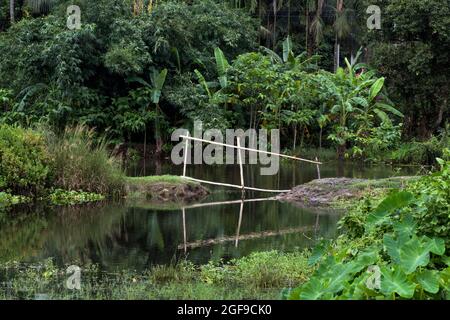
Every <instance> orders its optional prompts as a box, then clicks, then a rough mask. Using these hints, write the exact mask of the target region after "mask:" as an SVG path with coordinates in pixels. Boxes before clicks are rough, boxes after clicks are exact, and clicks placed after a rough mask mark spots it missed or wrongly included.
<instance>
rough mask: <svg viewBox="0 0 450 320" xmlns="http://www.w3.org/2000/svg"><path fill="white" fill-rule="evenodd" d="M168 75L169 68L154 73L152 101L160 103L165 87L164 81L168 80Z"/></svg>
mask: <svg viewBox="0 0 450 320" xmlns="http://www.w3.org/2000/svg"><path fill="white" fill-rule="evenodd" d="M166 77H167V69H164V70H162V71H161V72H159V73H158V72H157V71H154V72H153V74H152V83H153V90H152V102H153V103H159V100H160V98H161V94H162V89H163V87H164V83H165V82H166Z"/></svg>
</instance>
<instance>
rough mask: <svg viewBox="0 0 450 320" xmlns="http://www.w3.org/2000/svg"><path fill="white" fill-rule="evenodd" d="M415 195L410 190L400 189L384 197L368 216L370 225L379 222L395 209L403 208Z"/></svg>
mask: <svg viewBox="0 0 450 320" xmlns="http://www.w3.org/2000/svg"><path fill="white" fill-rule="evenodd" d="M413 199H414V196H413V195H412V193H410V192H406V191H398V192H395V193H394V194H391V195H390V196H388V197H387V198H386V199H384V200H383V201H382V202H381V203H380V204H379V206H378V207H377V208H376V209H375V211H374V212H373V213H371V214H370V215H369V216H368V217H367V223H368V224H369V225H374V224H378V223H379V222H381V221H382V220H384V218H385V217H387V216H388V215H389V214H390V213H392V212H393V211H395V210H398V209H401V208H403V207H405V206H407V205H408V204H410V203H411V202H412V201H413Z"/></svg>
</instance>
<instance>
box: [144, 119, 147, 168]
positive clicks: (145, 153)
mask: <svg viewBox="0 0 450 320" xmlns="http://www.w3.org/2000/svg"><path fill="white" fill-rule="evenodd" d="M144 130H145V131H144V176H145V175H146V172H145V171H146V169H147V163H146V159H147V124H146V125H145V129H144Z"/></svg>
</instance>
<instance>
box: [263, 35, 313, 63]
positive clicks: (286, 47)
mask: <svg viewBox="0 0 450 320" xmlns="http://www.w3.org/2000/svg"><path fill="white" fill-rule="evenodd" d="M262 50H264V52H265V53H266V54H268V55H269V56H270V58H271V59H272V62H273V63H275V64H280V65H282V64H284V65H286V66H288V67H289V69H291V70H293V69H296V70H303V69H311V68H314V67H315V65H314V63H316V62H317V61H318V60H319V59H320V56H318V55H313V56H311V57H308V56H307V55H308V54H307V53H306V52H303V53H301V54H299V55H297V56H296V55H295V53H294V51H293V43H292V39H291V37H290V36H287V38H286V39H285V40H284V41H283V56H282V57H281V56H280V55H278V54H277V53H276V52H275V51H273V50H271V49H269V48H266V47H262Z"/></svg>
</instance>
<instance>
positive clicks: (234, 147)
mask: <svg viewBox="0 0 450 320" xmlns="http://www.w3.org/2000/svg"><path fill="white" fill-rule="evenodd" d="M180 138H183V139H189V140H192V141H200V142H205V143H209V144H213V145H216V146H223V147H229V148H233V149H240V150H244V151H253V152H258V153H263V154H267V155H272V156H278V157H281V158H286V159H291V160H297V161H303V162H308V163H313V164H322V163H321V162H317V161H312V160H308V159H302V158H297V157H293V156H288V155H285V154H281V153H276V152H270V151H264V150H258V149H252V148H246V147H237V146H235V145H231V144H226V143H222V142H216V141H211V140H205V139H200V138H194V137H190V136H180Z"/></svg>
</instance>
